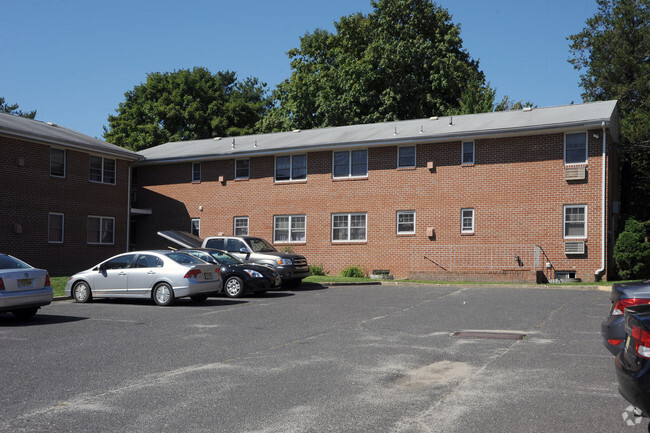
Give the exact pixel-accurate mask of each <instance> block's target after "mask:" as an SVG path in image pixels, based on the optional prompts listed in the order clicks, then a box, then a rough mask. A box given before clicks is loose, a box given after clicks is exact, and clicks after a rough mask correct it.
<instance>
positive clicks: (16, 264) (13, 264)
mask: <svg viewBox="0 0 650 433" xmlns="http://www.w3.org/2000/svg"><path fill="white" fill-rule="evenodd" d="M27 268H31V266H29V265H28V264H27V263H25V262H23V261H22V260H18V259H16V258H14V257H11V256H5V255H0V269H27Z"/></svg>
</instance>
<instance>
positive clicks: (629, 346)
mask: <svg viewBox="0 0 650 433" xmlns="http://www.w3.org/2000/svg"><path fill="white" fill-rule="evenodd" d="M624 317H625V333H626V336H625V343H624V348H623V351H622V352H620V353H619V354H618V355H617V356H616V362H615V363H616V380H617V381H618V391H619V392H620V393H621V395H622V396H623V397H624V398H625V399H626V400H627V401H629V402H630V403H631V404H632V405H633V406H635V407H636V408H637V410H635V412H636V413H637V414H639V415H641V416H644V417H648V416H650V374H648V373H649V372H650V305H638V306H634V307H628V308H626V310H625V316H624Z"/></svg>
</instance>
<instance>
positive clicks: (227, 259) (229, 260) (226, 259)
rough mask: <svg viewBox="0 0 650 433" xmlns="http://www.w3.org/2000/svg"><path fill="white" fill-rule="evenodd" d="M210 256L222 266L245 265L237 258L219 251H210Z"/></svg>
mask: <svg viewBox="0 0 650 433" xmlns="http://www.w3.org/2000/svg"><path fill="white" fill-rule="evenodd" d="M210 255H211V256H212V257H214V259H215V260H216V261H218V262H219V263H221V264H222V265H241V264H244V263H246V262H245V261H243V260H242V259H240V258H239V257H235V256H231V255H230V254H228V253H224V252H221V251H211V252H210Z"/></svg>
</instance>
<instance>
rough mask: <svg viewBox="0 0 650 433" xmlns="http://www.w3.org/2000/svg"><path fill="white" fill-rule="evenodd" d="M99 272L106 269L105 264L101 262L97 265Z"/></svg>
mask: <svg viewBox="0 0 650 433" xmlns="http://www.w3.org/2000/svg"><path fill="white" fill-rule="evenodd" d="M98 269H99V272H104V271H106V264H105V263H102V264H101V265H99V266H98Z"/></svg>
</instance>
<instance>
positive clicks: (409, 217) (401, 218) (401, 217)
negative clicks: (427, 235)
mask: <svg viewBox="0 0 650 433" xmlns="http://www.w3.org/2000/svg"><path fill="white" fill-rule="evenodd" d="M413 233H415V211H412V210H406V211H405V210H401V211H397V234H399V235H403V234H413Z"/></svg>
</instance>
